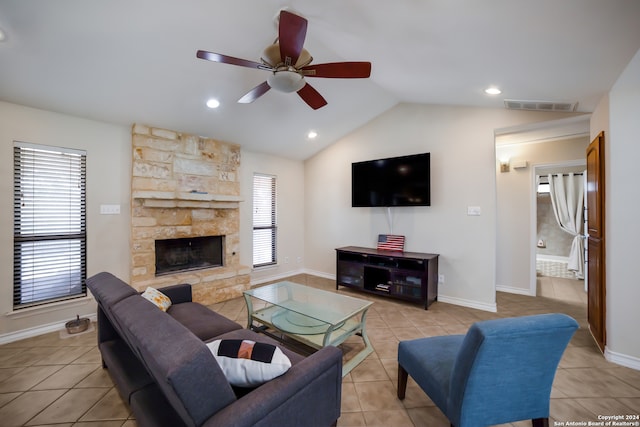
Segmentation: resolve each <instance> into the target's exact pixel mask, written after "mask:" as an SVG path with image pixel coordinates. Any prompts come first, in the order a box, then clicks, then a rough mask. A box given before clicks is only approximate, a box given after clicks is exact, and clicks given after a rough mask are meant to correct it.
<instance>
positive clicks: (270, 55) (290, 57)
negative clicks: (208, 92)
mask: <svg viewBox="0 0 640 427" xmlns="http://www.w3.org/2000/svg"><path fill="white" fill-rule="evenodd" d="M306 35H307V20H306V19H305V18H303V17H301V16H298V15H296V14H294V13H291V12H287V11H286V10H282V11H280V20H279V25H278V39H276V41H275V42H274V43H273V44H272V45H270V46H268V47H267V48H266V49H265V50H264V52H263V54H262V57H261V58H260V60H261V62H255V61H249V60H246V59H240V58H234V57H232V56H227V55H222V54H219V53H213V52H207V51H205V50H199V51H198V52H197V53H196V56H197V57H198V58H200V59H206V60H208V61H214V62H222V63H224V64H232V65H239V66H241V67H249V68H257V69H259V70H266V71H269V72H271V74H270V75H269V77H267V80H266V81H265V82H263V83H261V84H259V85H258V86H256V87H254V88H253V89H251V90H250V91H249V92H248V93H247V94H246V95H244V96H243V97H242V98H240V99H239V100H238V102H240V103H243V104H247V103H250V102H253V101H255V100H256V99H258V98H259V97H261V96H262V95H264V94H265V93H266V92H267V91H268V90H269V89H271V88H273V89H276V90H279V91H281V92H296V93H297V94H298V95H299V96H300V98H302V100H303V101H304V102H306V103H307V104H308V105H309V106H310V107H311V108H313V109H314V110H317V109H318V108H321V107H324V106H325V105H327V101H326V100H325V99H324V98H323V97H322V95H320V93H318V91H317V90H315V89H314V88H313V87H312V86H311V85H310V84H309V83H307V82H306V81H305V77H326V78H339V79H361V78H367V77H369V75H370V74H371V63H370V62H332V63H326V64H316V65H310V64H311V61H313V58H312V57H311V55H310V54H309V52H308V51H307V50H306V49H304V48H303V47H302V46H303V44H304V39H305V37H306Z"/></svg>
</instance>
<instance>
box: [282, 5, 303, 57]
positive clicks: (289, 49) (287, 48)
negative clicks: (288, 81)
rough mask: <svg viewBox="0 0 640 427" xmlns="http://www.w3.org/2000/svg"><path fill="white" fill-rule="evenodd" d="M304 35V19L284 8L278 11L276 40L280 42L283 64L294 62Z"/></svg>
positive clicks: (300, 49)
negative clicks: (278, 19)
mask: <svg viewBox="0 0 640 427" xmlns="http://www.w3.org/2000/svg"><path fill="white" fill-rule="evenodd" d="M306 36H307V20H306V19H304V18H303V17H301V16H298V15H296V14H293V13H291V12H287V11H286V10H283V11H280V24H279V25H278V42H279V44H280V58H282V62H284V64H285V65H287V66H288V65H291V66H293V65H295V64H296V62H297V61H298V57H299V56H300V52H302V45H303V44H304V39H305V37H306Z"/></svg>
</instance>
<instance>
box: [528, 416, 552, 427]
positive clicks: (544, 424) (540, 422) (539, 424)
mask: <svg viewBox="0 0 640 427" xmlns="http://www.w3.org/2000/svg"><path fill="white" fill-rule="evenodd" d="M531 424H532V425H533V427H549V418H535V419H533V420H531Z"/></svg>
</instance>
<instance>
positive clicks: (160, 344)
mask: <svg viewBox="0 0 640 427" xmlns="http://www.w3.org/2000/svg"><path fill="white" fill-rule="evenodd" d="M113 314H114V316H117V317H118V318H119V320H120V323H121V324H122V326H123V328H124V329H125V330H126V334H127V340H128V342H129V345H130V346H131V347H133V348H135V351H134V352H135V353H137V354H139V357H140V359H141V361H142V362H143V364H144V365H145V367H146V368H147V371H148V372H149V373H150V374H151V376H152V377H153V378H154V379H155V381H156V383H157V384H158V387H159V388H160V389H161V390H162V392H163V394H164V395H165V397H166V398H167V400H168V401H169V402H170V403H171V405H172V406H173V408H174V409H175V410H176V412H177V413H178V414H179V415H180V417H181V418H182V419H183V420H184V422H185V423H186V424H188V425H200V424H202V423H203V422H204V421H205V420H206V419H207V418H209V417H210V416H211V415H212V414H214V413H216V412H217V411H219V410H220V409H221V408H224V407H225V406H227V405H229V404H230V403H232V402H233V401H235V400H236V397H235V394H234V392H233V389H232V388H231V386H230V385H229V383H228V382H227V379H226V377H225V376H224V373H223V372H222V370H221V369H220V366H218V363H217V362H216V360H215V359H214V357H213V355H212V354H211V352H210V351H209V349H208V348H207V346H206V345H205V344H204V343H203V342H202V341H201V340H200V339H199V338H198V337H196V336H195V335H194V334H192V333H191V332H190V331H189V330H188V329H187V328H186V327H185V326H183V325H181V324H180V323H179V322H178V321H176V320H175V319H174V318H172V317H171V316H169V315H168V314H167V313H163V312H162V311H160V310H158V309H157V308H156V307H154V306H153V305H152V304H150V303H149V302H148V301H147V300H145V299H144V298H142V297H141V296H140V295H137V294H136V295H133V296H131V297H129V298H126V299H124V300H122V301H120V302H119V303H117V304H116V305H115V306H114V307H113Z"/></svg>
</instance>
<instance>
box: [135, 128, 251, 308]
mask: <svg viewBox="0 0 640 427" xmlns="http://www.w3.org/2000/svg"><path fill="white" fill-rule="evenodd" d="M132 146H133V162H132V179H131V242H132V244H131V285H132V286H133V287H134V288H136V289H138V290H144V289H145V288H146V287H147V286H152V287H155V288H158V287H163V286H168V285H173V284H178V283H190V284H191V285H192V286H193V288H192V290H193V300H194V301H197V302H200V303H202V304H205V305H209V304H213V303H216V302H220V301H225V300H227V299H230V298H235V297H237V296H240V295H242V291H244V290H247V289H249V273H250V269H249V267H245V266H242V265H240V261H239V255H238V248H239V234H240V233H239V232H240V223H239V217H240V215H239V203H240V201H241V199H240V183H239V181H238V169H239V167H240V147H239V146H237V145H234V144H229V143H224V142H220V141H216V140H213V139H208V138H202V137H198V136H194V135H188V134H180V133H178V132H173V131H170V130H165V129H158V128H152V127H148V126H143V125H138V124H136V125H134V126H133V130H132Z"/></svg>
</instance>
